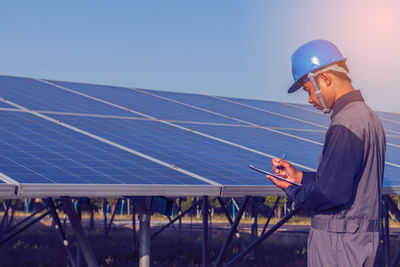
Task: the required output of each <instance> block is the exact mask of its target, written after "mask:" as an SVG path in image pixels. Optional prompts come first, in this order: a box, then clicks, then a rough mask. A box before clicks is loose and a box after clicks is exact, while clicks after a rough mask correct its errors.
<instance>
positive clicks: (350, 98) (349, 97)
mask: <svg viewBox="0 0 400 267" xmlns="http://www.w3.org/2000/svg"><path fill="white" fill-rule="evenodd" d="M357 101H362V102H364V98H363V97H362V95H361V92H360V90H353V91H351V92H348V93H347V94H345V95H342V96H341V97H339V99H338V100H336V102H335V105H334V107H333V112H332V115H331V120H333V118H335V116H336V115H337V114H338V113H339V112H340V111H341V110H342V109H343V108H344V107H345V106H347V105H348V104H350V103H353V102H357Z"/></svg>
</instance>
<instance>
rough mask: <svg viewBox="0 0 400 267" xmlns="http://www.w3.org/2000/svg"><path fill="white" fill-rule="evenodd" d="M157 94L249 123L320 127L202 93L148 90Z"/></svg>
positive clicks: (309, 127)
mask: <svg viewBox="0 0 400 267" xmlns="http://www.w3.org/2000/svg"><path fill="white" fill-rule="evenodd" d="M148 91H149V92H152V93H154V94H157V95H162V96H165V97H168V98H171V99H175V100H178V101H181V102H184V103H187V104H191V105H194V106H197V107H201V108H204V109H207V110H211V111H214V112H218V113H221V114H224V115H228V116H230V117H233V118H236V119H240V120H244V121H247V122H250V123H256V124H258V125H262V126H267V127H288V125H290V127H291V128H299V129H321V128H320V127H316V126H313V125H310V124H306V123H303V122H299V121H295V120H292V119H287V118H283V117H281V116H277V115H272V114H268V113H265V112H263V111H259V110H255V109H251V108H247V107H244V106H240V105H237V104H233V103H229V102H226V101H223V100H220V99H216V98H212V97H209V96H204V95H193V94H183V93H172V92H162V91H152V90H148Z"/></svg>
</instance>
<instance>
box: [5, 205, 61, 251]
mask: <svg viewBox="0 0 400 267" xmlns="http://www.w3.org/2000/svg"><path fill="white" fill-rule="evenodd" d="M57 208H58V206H57ZM49 214H50V211H47V212H45V213H43V214H42V215H40V216H39V217H37V218H35V219H34V220H32V221H31V222H29V223H27V224H26V225H24V226H22V227H21V228H20V229H18V230H16V231H14V232H12V233H10V234H8V235H5V236H4V237H2V238H1V240H0V245H2V244H3V243H5V242H6V241H8V240H9V239H10V238H12V237H14V236H16V235H17V234H19V233H21V232H22V231H24V230H25V229H26V228H28V227H30V226H32V225H33V224H35V223H36V222H38V221H40V220H41V219H43V218H44V217H46V216H47V215H49ZM19 225H21V224H19ZM19 225H18V226H19ZM15 228H16V227H14V228H13V229H15ZM8 232H10V231H8Z"/></svg>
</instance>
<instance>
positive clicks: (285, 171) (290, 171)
mask: <svg viewBox="0 0 400 267" xmlns="http://www.w3.org/2000/svg"><path fill="white" fill-rule="evenodd" d="M271 163H272V170H273V171H274V173H275V174H276V175H277V176H279V177H282V178H285V179H287V180H290V181H292V182H295V183H298V184H301V180H302V178H303V172H302V171H299V170H297V169H296V168H295V167H294V166H293V165H292V164H290V163H289V162H288V161H286V160H284V159H280V158H273V159H272V161H271ZM267 178H268V179H270V180H271V181H272V182H273V183H274V184H275V185H276V186H278V187H279V188H282V189H283V190H286V188H288V187H289V186H290V185H291V184H290V183H288V182H285V181H281V180H278V179H276V178H274V177H272V176H270V175H267Z"/></svg>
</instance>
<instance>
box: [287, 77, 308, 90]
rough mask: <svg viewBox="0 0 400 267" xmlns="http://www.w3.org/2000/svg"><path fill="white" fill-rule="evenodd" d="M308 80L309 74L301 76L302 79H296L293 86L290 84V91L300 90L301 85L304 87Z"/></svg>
mask: <svg viewBox="0 0 400 267" xmlns="http://www.w3.org/2000/svg"><path fill="white" fill-rule="evenodd" d="M306 80H307V75H304V76H303V77H301V78H300V79H298V80H297V81H295V82H294V83H293V84H292V86H290V88H289V90H288V93H289V94H290V93H294V92H296V91H297V90H299V89H300V88H301V87H303V84H304V83H305V82H306Z"/></svg>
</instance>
